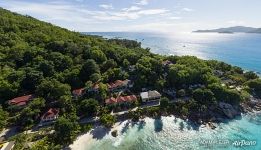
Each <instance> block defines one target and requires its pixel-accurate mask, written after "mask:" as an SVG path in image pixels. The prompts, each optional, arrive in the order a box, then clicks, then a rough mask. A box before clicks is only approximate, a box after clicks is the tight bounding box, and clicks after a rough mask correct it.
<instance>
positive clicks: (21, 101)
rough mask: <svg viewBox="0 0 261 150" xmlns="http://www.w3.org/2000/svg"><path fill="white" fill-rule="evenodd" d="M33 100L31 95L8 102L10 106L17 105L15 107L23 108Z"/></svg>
mask: <svg viewBox="0 0 261 150" xmlns="http://www.w3.org/2000/svg"><path fill="white" fill-rule="evenodd" d="M32 99H33V95H32V94H31V95H25V96H20V97H16V98H14V99H11V100H9V101H8V103H9V104H10V105H17V106H23V105H26V104H27V102H29V101H30V100H32Z"/></svg>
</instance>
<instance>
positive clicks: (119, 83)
mask: <svg viewBox="0 0 261 150" xmlns="http://www.w3.org/2000/svg"><path fill="white" fill-rule="evenodd" d="M129 81H130V80H128V79H126V80H123V81H122V80H116V81H115V82H113V83H109V84H107V85H108V88H109V89H113V88H117V87H120V86H125V85H127V84H128V83H129Z"/></svg>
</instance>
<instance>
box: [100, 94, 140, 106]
mask: <svg viewBox="0 0 261 150" xmlns="http://www.w3.org/2000/svg"><path fill="white" fill-rule="evenodd" d="M135 101H137V97H136V96H135V95H128V96H119V97H117V98H114V97H111V98H108V99H106V100H105V104H106V105H115V104H123V103H132V102H135Z"/></svg>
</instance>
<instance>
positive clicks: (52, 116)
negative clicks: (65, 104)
mask: <svg viewBox="0 0 261 150" xmlns="http://www.w3.org/2000/svg"><path fill="white" fill-rule="evenodd" d="M58 117H59V110H58V109H55V108H50V109H49V110H48V111H47V112H46V113H44V114H43V116H42V117H41V123H45V122H53V121H55V120H56V119H57V118H58Z"/></svg>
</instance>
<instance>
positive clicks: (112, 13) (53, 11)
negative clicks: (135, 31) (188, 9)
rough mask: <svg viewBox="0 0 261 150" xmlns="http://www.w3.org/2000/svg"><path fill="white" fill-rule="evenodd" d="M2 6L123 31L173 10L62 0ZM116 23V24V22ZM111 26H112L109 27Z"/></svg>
mask: <svg viewBox="0 0 261 150" xmlns="http://www.w3.org/2000/svg"><path fill="white" fill-rule="evenodd" d="M0 6H1V7H4V8H6V9H9V10H11V11H14V12H18V13H21V14H27V15H31V16H32V17H35V18H38V19H40V20H44V21H47V22H51V23H53V24H56V25H58V26H61V27H65V28H67V29H71V30H76V31H106V30H107V31H110V30H111V28H113V27H112V26H115V27H120V26H122V30H124V28H125V30H127V29H128V27H130V26H131V25H135V24H138V23H141V22H144V23H149V22H154V21H155V19H157V18H158V17H159V15H161V17H163V16H164V15H165V14H169V13H170V11H169V10H167V9H165V8H158V9H141V8H140V7H138V6H130V7H128V8H126V9H119V10H116V9H113V10H111V9H106V11H101V10H93V9H90V8H88V6H87V5H82V4H75V3H74V4H72V3H70V2H68V1H60V0H59V1H51V2H45V3H38V2H25V1H20V0H17V1H15V0H14V1H10V2H8V3H4V2H1V1H0ZM151 16H153V17H151ZM154 16H155V17H154ZM164 17H167V16H164ZM125 20H126V21H130V23H131V24H127V23H126V21H125ZM133 20H135V21H133ZM143 20H146V21H143ZM113 21H115V22H113ZM119 21H122V22H119ZM115 23H116V24H117V25H115ZM104 24H107V26H104ZM108 26H111V27H110V28H108ZM116 29H118V28H115V30H116ZM119 30H120V28H119Z"/></svg>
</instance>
